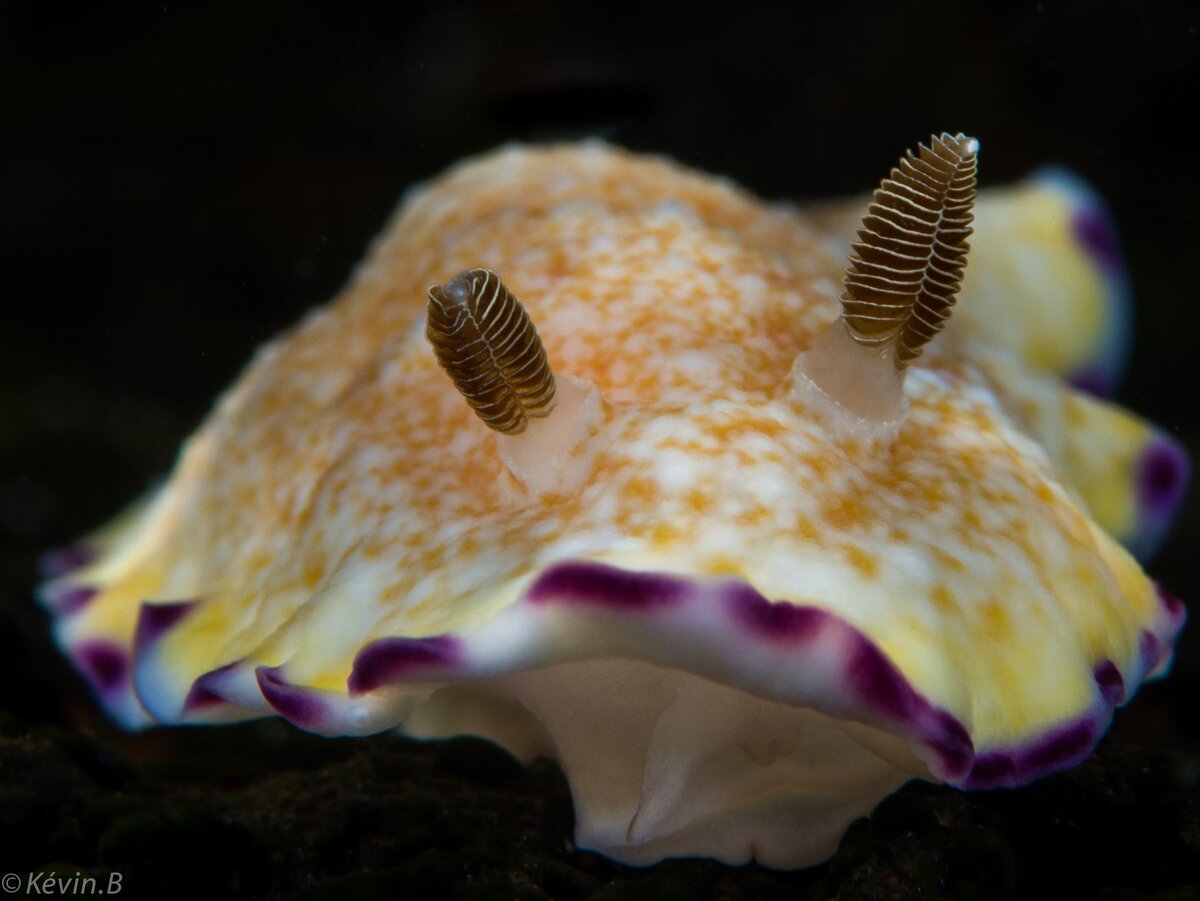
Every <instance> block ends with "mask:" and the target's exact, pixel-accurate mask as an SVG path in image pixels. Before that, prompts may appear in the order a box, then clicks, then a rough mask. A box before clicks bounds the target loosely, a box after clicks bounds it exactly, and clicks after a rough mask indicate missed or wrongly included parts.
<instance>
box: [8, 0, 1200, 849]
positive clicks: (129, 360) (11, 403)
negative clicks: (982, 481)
mask: <svg viewBox="0 0 1200 901" xmlns="http://www.w3.org/2000/svg"><path fill="white" fill-rule="evenodd" d="M101 6H102V5H101V4H94V5H82V4H81V5H79V6H78V7H71V8H68V7H66V6H63V5H59V4H21V5H17V4H11V5H4V6H0V67H2V68H0V74H2V76H3V77H2V83H0V267H2V269H0V298H2V300H0V303H2V304H3V306H2V309H3V311H4V314H5V315H4V317H3V320H0V711H7V712H8V713H9V714H12V715H14V716H15V717H16V718H18V719H19V720H20V721H21V722H23V723H30V724H35V725H37V724H50V725H56V726H58V727H62V728H65V729H67V730H74V731H77V732H80V733H82V734H92V733H98V734H99V735H100V737H101V738H102V739H104V740H105V741H107V742H110V743H112V744H114V745H115V746H116V747H118V748H119V749H120V750H121V752H122V753H124V754H126V755H129V756H132V757H134V758H137V757H139V756H146V755H147V754H150V753H151V751H150V750H147V749H148V748H162V747H163V745H162V742H164V741H166V742H174V743H175V744H174V745H171V746H170V748H169V752H171V753H187V752H188V747H184V748H182V749H181V748H180V745H187V743H188V742H203V741H210V739H203V738H192V737H188V736H191V735H195V734H196V733H188V732H184V733H183V735H184V736H185V737H182V738H169V739H162V738H154V737H151V738H149V739H147V738H144V737H142V738H127V737H123V736H121V735H120V734H119V733H117V732H116V731H115V730H113V729H112V728H111V727H110V726H108V725H107V724H106V723H105V722H104V721H103V719H102V717H100V716H99V715H98V714H97V713H96V712H95V710H94V708H93V707H92V706H91V702H90V700H89V699H88V698H87V696H86V692H85V691H84V690H83V688H82V686H81V684H80V683H79V682H78V680H76V678H75V677H74V676H73V675H72V674H71V673H70V671H69V669H68V668H67V666H66V665H65V663H64V662H63V661H62V660H61V659H60V658H59V656H58V655H57V653H56V652H55V651H54V650H53V649H52V647H51V645H50V642H49V639H48V623H47V621H46V618H45V617H44V615H43V614H42V613H41V612H40V611H39V610H37V609H36V607H35V605H34V604H33V602H32V600H31V598H30V590H31V588H32V585H33V583H34V580H35V567H34V561H35V557H36V554H37V553H38V552H39V551H41V550H43V549H45V548H48V547H54V546H57V545H61V544H63V543H66V542H68V541H70V540H71V539H72V538H74V537H77V536H78V535H80V534H81V533H82V532H84V531H86V530H89V529H91V528H93V527H94V526H96V525H98V524H99V523H101V522H102V521H103V520H104V519H105V518H107V517H108V516H109V515H111V514H112V513H114V512H115V511H117V510H118V509H119V508H121V507H122V505H124V504H125V503H126V502H127V501H128V500H130V499H131V498H133V497H134V496H136V495H138V494H139V493H140V492H142V491H143V490H144V489H145V488H146V487H147V486H148V485H149V484H150V483H151V482H152V481H153V480H155V479H156V478H159V477H162V476H163V475H165V474H166V473H167V472H168V471H169V469H170V467H171V465H172V461H173V459H174V456H175V453H176V451H177V448H178V446H179V443H180V442H181V440H182V439H183V438H184V437H186V435H187V434H188V433H189V432H190V431H191V430H192V429H193V428H194V427H195V426H196V425H197V424H198V422H199V421H200V419H201V418H202V416H203V415H204V414H205V412H206V411H207V410H208V408H209V406H210V404H211V403H212V400H213V398H214V397H215V396H216V394H217V392H219V391H220V390H221V389H222V388H223V387H224V386H226V385H227V384H228V383H229V382H230V381H231V380H232V379H233V378H234V377H235V376H236V375H237V373H238V371H239V370H240V368H241V367H242V365H243V364H244V363H245V362H246V360H247V359H248V358H249V355H250V353H251V351H252V350H253V348H254V347H255V346H256V345H258V344H259V343H260V342H262V341H263V340H264V339H266V338H268V337H269V336H271V335H273V334H275V333H277V332H278V331H280V330H281V329H283V328H285V327H286V326H288V325H289V324H291V323H292V322H294V321H295V320H296V319H297V318H298V317H299V316H300V315H301V314H302V313H303V312H304V311H305V310H307V309H309V308H310V307H312V306H314V305H317V304H320V303H322V302H324V301H326V300H327V299H328V298H329V297H330V296H331V295H332V294H333V293H334V292H335V291H336V290H337V288H338V287H339V285H340V284H341V283H342V282H343V280H344V279H345V278H346V276H347V274H348V272H349V270H350V268H351V266H352V265H353V264H354V262H355V261H356V260H357V259H358V258H359V257H360V255H361V254H362V252H363V250H364V248H365V246H366V243H367V241H368V240H369V239H370V238H371V237H372V236H373V235H374V234H375V233H376V231H377V230H378V229H379V228H380V227H381V225H382V224H383V222H384V220H385V218H386V217H387V216H388V214H389V212H390V211H391V210H392V209H393V207H394V205H395V203H396V202H397V200H398V198H399V197H400V195H401V193H402V192H403V191H404V189H405V188H406V187H408V186H409V185H411V184H413V183H414V182H416V181H420V180H424V179H427V178H430V177H432V176H434V175H436V174H437V173H438V172H440V171H441V170H442V169H444V168H445V167H446V166H448V165H450V164H451V163H453V162H454V161H456V160H458V159H460V158H461V157H463V156H464V155H467V154H472V153H476V152H479V151H483V150H486V149H488V148H491V147H493V146H495V145H497V144H499V143H502V142H504V141H510V140H547V139H561V138H573V137H581V136H584V135H599V136H602V137H605V138H607V139H609V140H611V141H613V142H616V143H619V144H622V145H625V146H628V147H631V148H634V149H638V150H646V151H653V152H656V153H664V154H668V155H670V156H673V157H675V158H677V159H679V160H681V161H683V162H685V163H687V164H690V165H693V166H696V167H699V168H702V169H706V170H710V171H713V172H717V173H721V174H725V175H728V176H731V177H733V178H734V179H735V180H737V181H738V182H740V183H742V184H743V185H745V186H747V187H748V188H750V189H751V190H753V191H755V192H756V193H758V194H761V195H763V196H766V197H769V198H790V199H795V200H800V201H803V200H806V199H815V198H825V197H832V196H837V195H842V194H848V193H854V192H861V191H864V190H866V189H868V188H870V187H871V186H873V185H874V184H875V183H876V182H877V180H878V179H879V177H880V176H881V174H882V173H883V172H884V171H885V170H886V168H887V167H888V166H890V165H891V164H892V162H893V161H894V159H895V158H896V156H897V155H898V153H899V151H900V150H901V149H903V148H904V147H907V146H910V145H912V144H913V143H914V142H915V141H917V140H920V139H924V138H925V137H927V136H928V135H929V133H930V132H932V131H941V130H943V129H946V130H952V131H957V130H963V131H967V132H969V133H972V134H974V135H977V136H978V137H979V138H980V139H981V141H982V145H983V151H982V156H981V173H982V182H983V184H984V185H995V184H1002V183H1004V182H1006V181H1010V180H1013V179H1016V178H1019V177H1021V176H1022V175H1025V174H1027V173H1028V172H1029V171H1031V170H1032V169H1034V168H1036V167H1038V166H1040V165H1042V164H1045V163H1051V162H1054V163H1062V164H1066V165H1068V166H1070V167H1072V168H1074V169H1075V170H1077V171H1078V172H1079V173H1081V174H1082V175H1083V176H1085V177H1086V178H1087V179H1089V180H1090V181H1091V182H1092V183H1093V184H1094V185H1095V186H1096V187H1097V188H1098V189H1099V191H1100V193H1101V194H1102V195H1103V196H1104V197H1106V198H1107V199H1108V201H1109V202H1110V204H1111V206H1112V208H1113V210H1114V212H1115V215H1116V218H1117V221H1118V224H1119V226H1120V228H1121V231H1122V236H1123V238H1124V242H1125V247H1126V251H1127V254H1128V260H1129V265H1130V268H1131V272H1132V282H1133V286H1134V291H1135V297H1136V301H1137V307H1136V313H1135V317H1136V334H1135V337H1134V341H1133V354H1132V359H1131V364H1130V367H1129V375H1128V378H1127V381H1126V384H1125V386H1124V388H1123V390H1122V394H1121V397H1120V400H1121V401H1122V402H1123V403H1125V404H1126V405H1128V406H1130V407H1132V408H1133V409H1135V410H1137V411H1138V412H1140V413H1142V414H1144V415H1147V416H1148V417H1150V418H1151V419H1153V420H1155V421H1157V422H1158V423H1160V424H1162V425H1163V426H1165V427H1166V428H1167V429H1169V430H1170V431H1172V432H1173V433H1175V434H1176V435H1177V436H1179V437H1180V438H1181V439H1182V440H1183V441H1184V443H1185V444H1187V445H1188V446H1189V448H1190V449H1191V450H1192V452H1193V454H1194V453H1195V452H1196V450H1197V449H1200V421H1198V415H1197V407H1198V405H1197V400H1196V389H1197V386H1198V385H1200V378H1198V375H1200V364H1198V362H1197V360H1198V357H1200V354H1197V352H1196V349H1195V335H1196V332H1197V325H1198V323H1200V320H1198V316H1197V311H1196V299H1197V298H1196V291H1197V289H1196V285H1197V281H1198V279H1197V277H1196V273H1195V267H1196V262H1197V253H1198V251H1200V218H1198V212H1197V211H1198V209H1200V175H1198V170H1197V164H1198V163H1200V153H1198V152H1197V149H1196V134H1195V133H1196V131H1197V128H1196V124H1197V117H1198V116H1200V112H1198V111H1200V64H1198V61H1200V46H1198V45H1200V37H1198V33H1197V26H1198V19H1200V14H1198V13H1197V12H1196V8H1195V5H1194V4H1192V3H1186V2H1176V3H1169V2H1168V3H1130V2H1108V3H1104V2H1101V3H1094V2H1089V3H1066V4H1053V3H1045V4H1043V3H1036V4H1035V3H1012V4H1006V5H1004V6H1003V8H1000V6H999V5H997V7H996V8H995V9H994V10H993V8H992V7H991V6H989V5H986V4H968V3H957V4H950V3H933V4H920V3H897V4H859V3H834V4H824V5H822V6H821V7H820V9H819V11H813V10H804V9H802V8H801V7H802V6H803V4H796V5H795V6H783V5H780V6H779V7H777V8H776V7H766V8H759V7H758V6H756V5H753V4H746V3H724V4H720V5H716V4H713V5H705V4H700V3H694V4H679V5H675V4H666V5H658V4H650V3H642V4H629V5H623V4H578V5H577V7H578V11H574V12H570V11H567V10H566V8H565V7H566V4H558V3H552V2H511V3H491V4H484V3H481V4H467V3H455V2H448V3H440V4H436V5H433V4H430V5H422V4H410V5H405V4H396V8H395V9H392V10H390V11H387V12H378V11H377V12H373V13H370V14H368V13H365V12H357V11H354V10H353V9H351V8H349V5H344V6H341V5H339V6H335V5H329V6H326V8H325V9H324V10H323V11H316V10H314V9H311V8H308V9H300V8H296V7H294V6H293V5H292V4H285V3H246V4H243V5H240V6H232V5H228V6H226V5H221V4H195V5H183V4H176V3H166V4H159V5H153V6H150V5H146V6H126V7H125V8H124V9H121V10H114V9H102V8H100V7H101ZM1196 507H1197V505H1196V504H1195V503H1190V502H1189V503H1187V504H1185V509H1184V512H1183V514H1182V517H1181V520H1180V522H1179V525H1178V527H1177V529H1176V531H1175V532H1174V533H1173V535H1172V537H1171V539H1170V540H1169V542H1168V544H1167V545H1166V547H1165V548H1164V549H1163V551H1162V553H1161V554H1160V555H1159V557H1158V558H1157V559H1156V560H1155V561H1154V563H1153V564H1152V566H1151V567H1150V568H1151V572H1152V573H1153V574H1154V575H1155V576H1156V577H1158V578H1160V579H1161V580H1162V581H1163V582H1164V584H1165V585H1166V586H1167V587H1168V588H1169V589H1171V590H1172V591H1173V592H1175V593H1176V594H1179V595H1180V596H1181V597H1183V599H1184V600H1185V602H1186V601H1189V600H1194V599H1197V598H1200V584H1198V583H1200V580H1198V578H1197V567H1196V565H1195V557H1196V538H1197V535H1198V534H1200V523H1198V518H1197V509H1196ZM1197 631H1200V630H1197V629H1195V628H1191V629H1189V630H1188V632H1186V633H1185V636H1184V639H1183V640H1182V642H1181V644H1180V647H1179V659H1178V662H1177V666H1176V672H1175V674H1174V675H1173V676H1172V678H1171V679H1170V680H1169V681H1167V682H1165V683H1161V684H1158V685H1154V686H1150V687H1148V688H1147V689H1145V690H1144V691H1143V693H1142V695H1141V696H1140V697H1139V698H1138V701H1137V702H1136V703H1135V704H1133V705H1132V707H1131V708H1130V709H1129V710H1128V711H1125V712H1123V713H1121V714H1120V715H1119V716H1118V717H1117V721H1116V726H1115V728H1114V733H1113V739H1114V740H1117V741H1121V742H1125V743H1128V744H1130V745H1132V746H1143V745H1144V746H1151V747H1157V748H1168V749H1178V750H1180V751H1182V752H1197V751H1200V718H1197V717H1196V715H1195V708H1194V707H1193V706H1192V705H1193V704H1194V700H1195V697H1196V694H1197V689H1198V688H1200V640H1198V638H1197V635H1196V634H1195V633H1196V632H1197ZM147 742H149V743H150V744H147ZM154 742H158V743H159V744H157V745H155V744H153V743H154ZM189 747H190V746H189ZM164 753H167V752H164ZM5 778H6V775H5V771H4V769H3V768H2V767H0V786H2V785H3V783H4V780H5ZM0 855H2V852H0Z"/></svg>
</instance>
